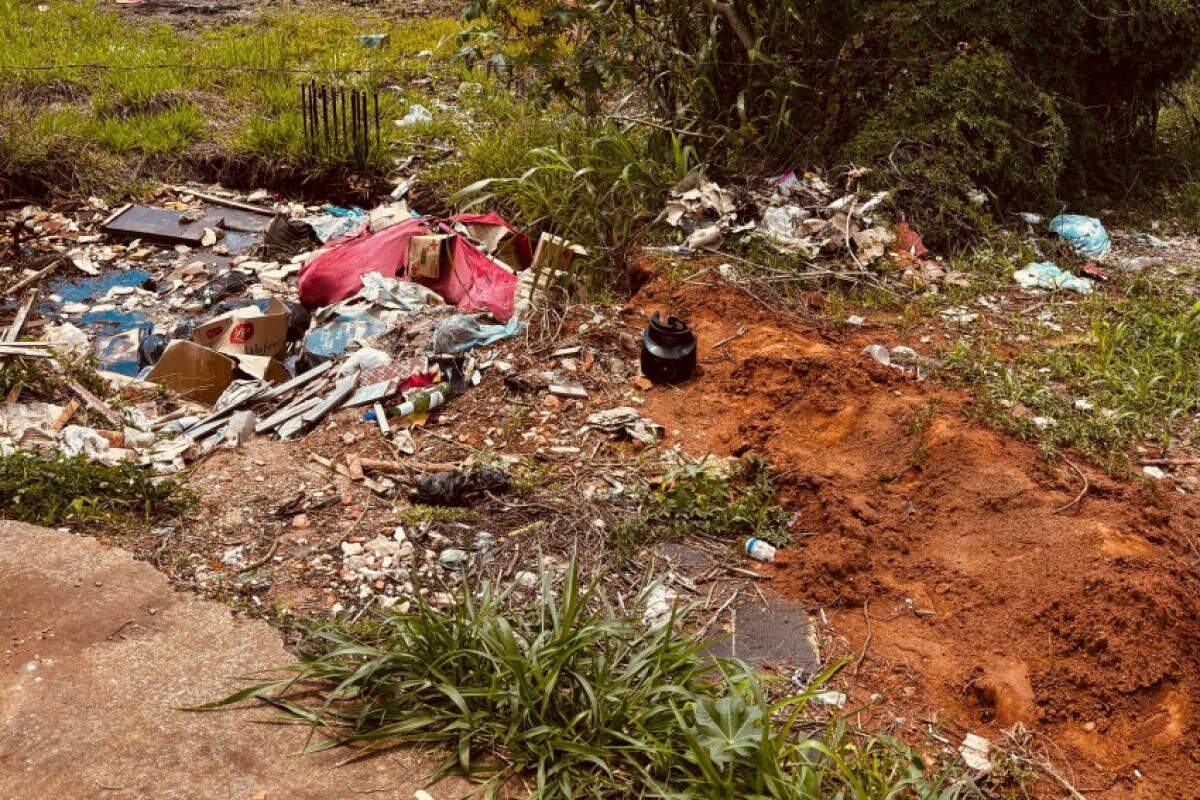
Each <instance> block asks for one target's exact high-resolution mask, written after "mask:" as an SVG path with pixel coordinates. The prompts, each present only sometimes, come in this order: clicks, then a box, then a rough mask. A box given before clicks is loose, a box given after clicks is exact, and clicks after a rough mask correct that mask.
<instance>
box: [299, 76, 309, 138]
mask: <svg viewBox="0 0 1200 800" xmlns="http://www.w3.org/2000/svg"><path fill="white" fill-rule="evenodd" d="M300 125H301V127H302V128H303V130H304V146H305V147H307V146H308V97H306V96H305V93H304V84H303V83H302V84H300Z"/></svg>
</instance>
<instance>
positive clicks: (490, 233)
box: [466, 222, 525, 272]
mask: <svg viewBox="0 0 1200 800" xmlns="http://www.w3.org/2000/svg"><path fill="white" fill-rule="evenodd" d="M466 227H467V233H468V235H469V236H470V237H471V238H472V239H474V240H475V241H477V242H479V244H480V246H481V247H482V249H483V252H485V253H487V254H488V255H489V256H493V257H494V258H495V259H497V260H498V261H501V262H503V263H504V264H506V265H508V264H511V265H512V266H514V267H517V268H520V267H523V266H525V265H524V264H522V263H521V256H520V253H518V251H517V237H516V234H514V233H513V232H512V231H511V230H509V229H508V228H506V227H504V226H503V225H487V224H485V223H482V222H472V223H471V224H470V225H467V226H466ZM509 271H510V272H511V269H510V270H509Z"/></svg>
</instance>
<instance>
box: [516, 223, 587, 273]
mask: <svg viewBox="0 0 1200 800" xmlns="http://www.w3.org/2000/svg"><path fill="white" fill-rule="evenodd" d="M587 254H588V251H587V249H586V248H583V247H580V246H579V245H577V244H571V243H570V242H568V241H567V240H566V239H564V238H562V237H561V236H551V235H550V234H548V233H543V234H542V235H541V236H540V237H538V243H537V249H536V250H535V251H534V252H533V263H532V264H531V265H530V266H529V268H530V269H531V270H533V271H534V272H547V273H550V274H554V273H555V272H559V271H562V270H568V269H570V267H571V262H572V261H574V260H575V257H576V256H586V255H587Z"/></svg>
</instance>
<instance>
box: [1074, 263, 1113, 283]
mask: <svg viewBox="0 0 1200 800" xmlns="http://www.w3.org/2000/svg"><path fill="white" fill-rule="evenodd" d="M1079 269H1080V271H1081V272H1083V274H1084V275H1090V276H1091V277H1093V278H1095V279H1096V280H1098V281H1106V280H1108V279H1109V278H1111V277H1112V275H1110V274H1109V273H1108V272H1106V271H1104V270H1102V269H1100V268H1099V267H1097V266H1096V265H1095V264H1084V265H1083V266H1082V267H1080V268H1079Z"/></svg>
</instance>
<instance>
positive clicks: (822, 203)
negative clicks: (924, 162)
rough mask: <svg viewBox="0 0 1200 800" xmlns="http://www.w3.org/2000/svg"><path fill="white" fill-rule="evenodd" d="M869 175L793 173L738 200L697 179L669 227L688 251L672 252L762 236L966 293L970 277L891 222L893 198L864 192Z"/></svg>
mask: <svg viewBox="0 0 1200 800" xmlns="http://www.w3.org/2000/svg"><path fill="white" fill-rule="evenodd" d="M869 172H870V170H868V169H863V168H859V167H849V168H847V169H846V170H844V171H843V172H841V173H840V174H839V176H838V177H837V178H836V179H834V178H826V177H824V176H822V175H821V174H820V173H815V172H806V173H804V174H802V175H801V174H797V173H796V172H794V171H792V172H788V173H787V174H786V175H784V176H783V177H781V178H779V179H778V180H776V181H773V182H772V183H771V185H770V188H769V189H768V190H766V191H757V192H747V193H745V194H744V196H742V197H740V198H737V199H735V197H734V195H733V193H732V192H730V191H728V190H727V189H724V188H722V187H721V186H719V185H717V184H716V183H713V182H711V181H709V180H707V179H706V178H705V177H704V175H703V174H702V173H701V172H699V171H695V172H693V173H691V174H690V175H688V177H687V178H685V179H684V180H683V181H681V182H680V183H679V184H677V185H676V186H675V187H674V188H673V189H672V191H671V196H670V199H669V200H668V202H667V207H666V209H665V210H664V216H665V218H666V221H667V223H668V224H669V225H671V226H673V227H676V228H678V229H680V230H681V231H683V233H684V234H685V237H686V238H685V240H684V244H683V246H682V247H677V248H665V249H667V250H669V251H671V252H674V253H676V254H680V255H686V254H689V253H690V252H693V251H695V250H699V249H703V248H712V247H716V246H717V245H719V244H720V242H721V241H722V240H723V239H724V238H725V237H727V236H738V235H742V236H758V237H761V238H763V239H765V240H766V241H768V242H769V243H770V244H771V245H772V246H773V247H775V248H777V249H779V250H781V251H784V252H787V253H794V254H796V255H798V256H800V257H802V258H805V259H810V260H813V259H818V258H825V259H827V260H830V261H831V262H838V263H839V268H840V269H843V270H852V269H860V270H861V269H872V270H875V271H884V270H883V268H884V267H885V266H886V267H887V268H888V269H887V271H889V272H894V273H896V274H899V275H900V276H902V278H903V280H904V282H905V283H906V284H908V285H912V286H915V287H918V288H923V287H926V286H931V285H936V284H945V285H965V284H966V283H967V277H966V276H965V275H964V274H963V273H961V272H959V271H957V270H953V269H949V268H947V267H945V266H943V265H942V264H941V263H940V262H938V261H936V260H934V259H932V258H929V257H928V256H929V251H928V250H927V249H926V247H925V245H924V243H923V242H922V241H921V237H920V236H919V235H918V234H917V233H916V232H915V231H914V230H913V229H912V228H911V227H909V225H908V224H907V223H906V222H904V221H898V222H893V221H892V220H890V219H888V218H887V216H886V214H885V213H884V212H883V207H884V205H885V203H886V201H887V199H888V196H889V193H888V192H886V191H883V192H873V193H872V192H868V191H866V190H864V189H863V188H862V185H861V184H862V179H863V177H864V176H866V175H867V174H869ZM657 249H663V248H657Z"/></svg>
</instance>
